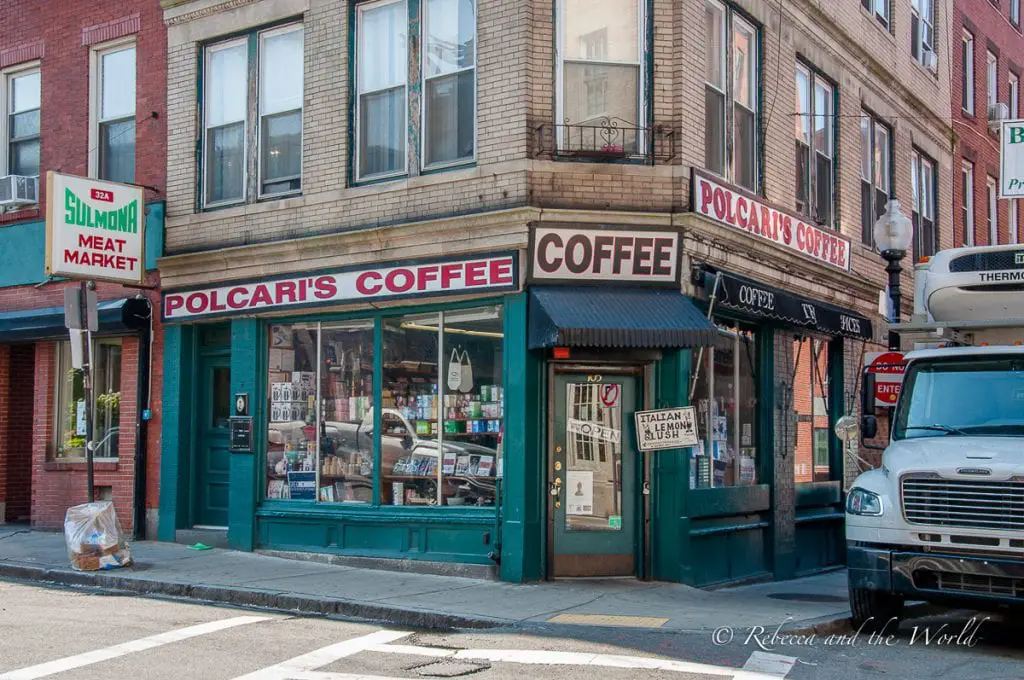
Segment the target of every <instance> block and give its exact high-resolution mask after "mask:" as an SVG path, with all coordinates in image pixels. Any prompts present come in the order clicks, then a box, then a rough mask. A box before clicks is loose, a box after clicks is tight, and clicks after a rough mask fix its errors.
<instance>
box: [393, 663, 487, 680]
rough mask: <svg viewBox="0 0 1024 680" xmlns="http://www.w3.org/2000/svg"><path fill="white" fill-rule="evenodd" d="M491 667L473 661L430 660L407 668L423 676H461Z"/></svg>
mask: <svg viewBox="0 0 1024 680" xmlns="http://www.w3.org/2000/svg"><path fill="white" fill-rule="evenodd" d="M490 667H491V664H489V663H475V662H472V661H449V660H448V659H445V660H443V661H431V662H429V663H425V664H423V665H421V666H413V667H412V668H410V669H409V670H411V671H413V672H414V673H416V674H417V675H422V676H423V677H425V678H461V677H463V676H466V675H472V674H474V673H479V672H480V671H486V670H487V669H489V668H490Z"/></svg>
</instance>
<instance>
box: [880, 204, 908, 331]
mask: <svg viewBox="0 0 1024 680" xmlns="http://www.w3.org/2000/svg"><path fill="white" fill-rule="evenodd" d="M872 235H873V236H874V237H875V247H876V248H878V251H879V253H881V255H882V259H883V260H885V261H886V266H885V271H886V272H887V273H888V274H889V298H890V299H891V300H892V309H893V318H892V319H889V321H890V322H893V323H899V320H900V272H901V271H902V267H900V260H902V259H903V258H904V257H906V255H907V251H908V250H909V249H910V245H911V243H912V242H913V240H914V224H913V222H911V221H910V219H909V218H907V216H906V215H904V214H903V213H902V212H900V202H899V201H897V200H895V199H893V200H891V201H889V202H888V203H887V204H886V206H885V213H884V214H883V215H882V216H881V217H879V218H878V221H877V222H875V226H874V228H873V229H872ZM889 349H890V350H894V351H899V349H900V336H899V334H898V333H895V332H893V331H889Z"/></svg>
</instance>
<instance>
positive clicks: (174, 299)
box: [164, 295, 185, 318]
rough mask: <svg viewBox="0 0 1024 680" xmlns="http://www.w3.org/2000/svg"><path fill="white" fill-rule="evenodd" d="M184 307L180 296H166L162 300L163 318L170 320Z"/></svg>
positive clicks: (183, 300) (183, 301)
mask: <svg viewBox="0 0 1024 680" xmlns="http://www.w3.org/2000/svg"><path fill="white" fill-rule="evenodd" d="M184 306H185V299H184V298H183V297H181V296H180V295H168V296H167V297H165V298H164V316H166V317H167V318H170V317H171V316H173V315H174V312H175V311H177V310H179V309H181V308H182V307H184Z"/></svg>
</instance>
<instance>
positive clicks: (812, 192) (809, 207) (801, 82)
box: [795, 63, 835, 227]
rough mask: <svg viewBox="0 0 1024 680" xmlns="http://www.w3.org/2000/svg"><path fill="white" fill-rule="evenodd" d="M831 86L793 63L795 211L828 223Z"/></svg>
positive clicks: (832, 126)
mask: <svg viewBox="0 0 1024 680" xmlns="http://www.w3.org/2000/svg"><path fill="white" fill-rule="evenodd" d="M833 109H834V90H833V88H832V85H831V84H830V83H829V82H828V81H827V80H825V79H824V77H822V76H821V75H820V74H818V73H816V72H815V71H814V70H812V69H811V68H809V67H808V66H805V65H804V64H800V63H798V64H797V66H796V113H797V115H796V116H795V122H796V188H797V192H796V200H797V210H798V211H799V212H800V213H801V214H803V215H806V216H808V217H810V218H812V219H813V221H815V222H816V223H818V224H822V225H825V226H829V227H830V226H832V204H833V195H834V183H835V180H834V177H835V168H834V159H835V154H834V152H833V147H834V144H835V116H834V115H833V113H834V111H833Z"/></svg>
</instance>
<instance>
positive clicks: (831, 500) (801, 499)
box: [796, 481, 842, 508]
mask: <svg viewBox="0 0 1024 680" xmlns="http://www.w3.org/2000/svg"><path fill="white" fill-rule="evenodd" d="M841 496H842V482H838V481H835V482H807V483H804V484H797V485H796V507H798V508H806V507H814V506H822V505H837V504H838V503H839V502H840V499H841Z"/></svg>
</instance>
